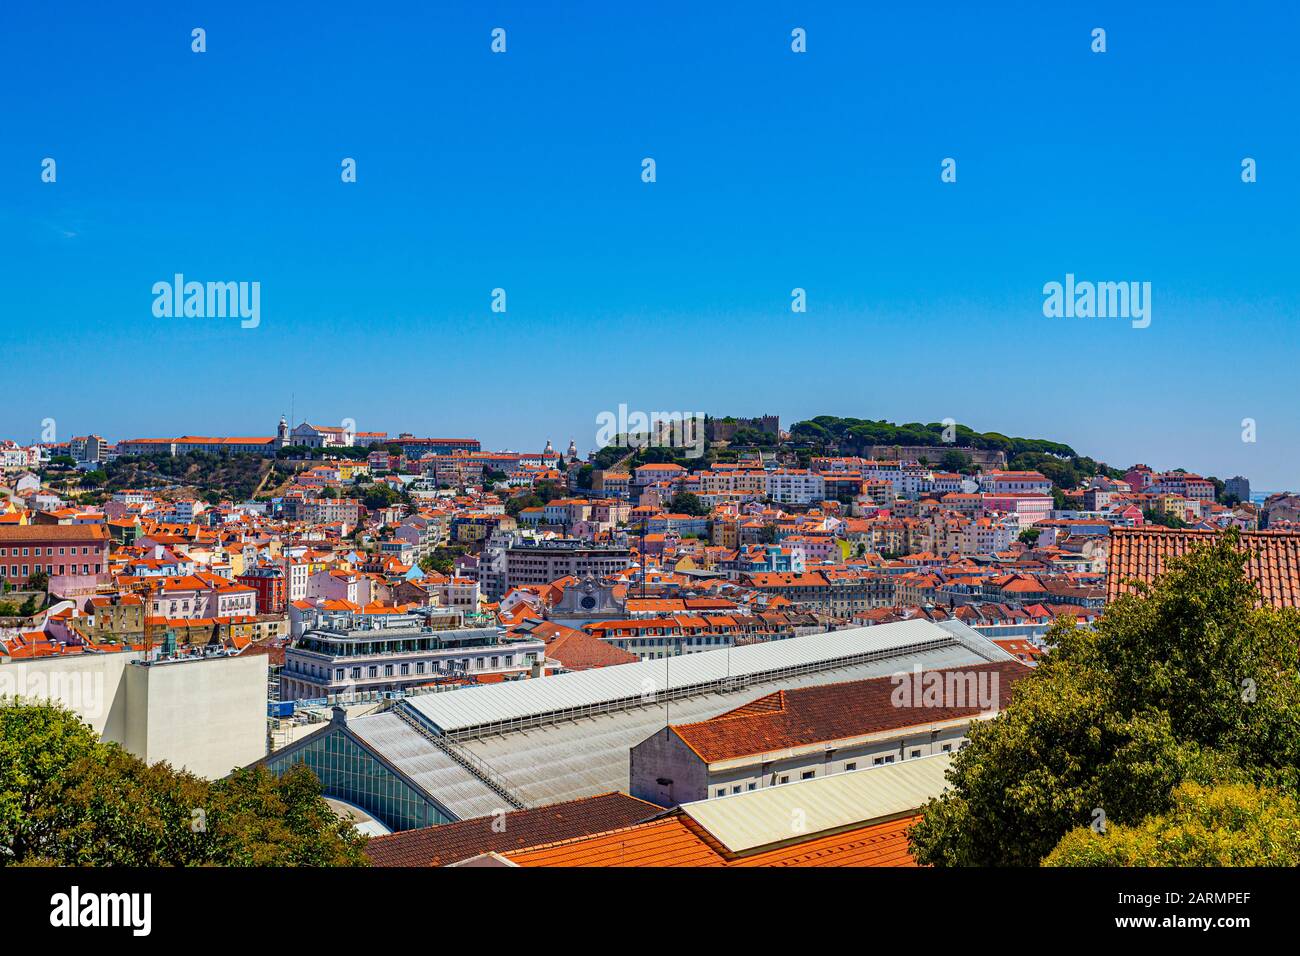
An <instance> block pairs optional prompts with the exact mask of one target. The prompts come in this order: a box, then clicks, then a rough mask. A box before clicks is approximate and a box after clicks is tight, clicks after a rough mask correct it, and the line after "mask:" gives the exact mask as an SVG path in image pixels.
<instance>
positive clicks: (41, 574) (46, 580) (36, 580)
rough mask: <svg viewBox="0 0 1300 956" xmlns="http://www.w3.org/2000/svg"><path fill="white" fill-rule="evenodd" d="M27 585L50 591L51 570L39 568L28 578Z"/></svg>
mask: <svg viewBox="0 0 1300 956" xmlns="http://www.w3.org/2000/svg"><path fill="white" fill-rule="evenodd" d="M27 586H28V587H29V588H31V589H32V590H33V591H48V590H49V589H50V575H49V572H47V571H43V570H41V569H40V568H37V569H36V570H34V571H33V572H32V573H31V576H30V577H28V578H27Z"/></svg>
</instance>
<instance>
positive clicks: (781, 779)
mask: <svg viewBox="0 0 1300 956" xmlns="http://www.w3.org/2000/svg"><path fill="white" fill-rule="evenodd" d="M962 746H963V747H964V746H966V742H965V741H962ZM951 752H952V744H950V743H947V744H944V745H943V753H951ZM920 756H921V750H920V748H916V749H913V750H911V751H910V752H909V753H908V757H909V759H912V760H915V759H916V758H918V757H920ZM896 757H897V754H892V753H890V754H880V755H879V756H876V757H872V758H871V765H872V766H873V767H883V766H885V765H886V764H891V763H894V762H895V758H896ZM857 769H858V762H857V761H856V760H850V761H848V762H846V763H845V764H844V770H843V772H844V773H848V772H850V771H853V770H857ZM816 776H817V770H816V768H814V769H812V770H803V771H800V773H799V779H800V780H813V779H815V778H816ZM789 782H790V774H788V773H782V774H777V775H775V779H774V781H773V785H774V786H778V787H779V786H780V785H781V784H785V783H789ZM741 789H742V788H741V786H740V784H733V785H732V787H731V791H730V792H731V793H732V794H733V795H734V794H737V793H740V792H741ZM744 789H745V790H757V789H758V784H757V783H754V782H752V781H751V782H750V783H748V784H746V785H745V787H744ZM727 793H728V791H727V788H726V787H718V788H717V790H716V791H715V792H714V796H717V797H725V796H727Z"/></svg>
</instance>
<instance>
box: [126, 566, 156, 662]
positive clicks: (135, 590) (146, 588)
mask: <svg viewBox="0 0 1300 956" xmlns="http://www.w3.org/2000/svg"><path fill="white" fill-rule="evenodd" d="M156 587H157V586H156V585H155V584H154V582H153V581H151V580H149V579H148V578H145V579H144V580H142V581H139V582H137V583H135V584H133V585H131V587H130V589H129V590H130V591H131V593H132V594H137V595H139V597H140V605H141V607H140V626H141V628H142V629H143V631H144V633H143V635H142V637H141V639H140V642H141V644H142V645H143V646H144V659H145V660H146V661H147V660H149V656H150V654H152V653H153V628H152V626H151V625H150V623H149V615H150V612H152V611H153V593H154V590H155V589H156Z"/></svg>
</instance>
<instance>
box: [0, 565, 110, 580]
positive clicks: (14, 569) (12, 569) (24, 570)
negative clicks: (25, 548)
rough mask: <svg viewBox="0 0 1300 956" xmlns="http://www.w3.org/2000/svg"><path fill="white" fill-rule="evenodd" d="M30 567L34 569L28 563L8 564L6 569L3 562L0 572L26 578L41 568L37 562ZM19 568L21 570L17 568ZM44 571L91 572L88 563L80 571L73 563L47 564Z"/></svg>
mask: <svg viewBox="0 0 1300 956" xmlns="http://www.w3.org/2000/svg"><path fill="white" fill-rule="evenodd" d="M31 567H32V568H34V569H35V570H34V571H31V570H28V565H26V564H23V565H17V564H11V565H9V567H8V569H6V568H5V566H4V565H3V564H0V573H3V574H4V575H5V576H6V577H10V578H20V579H26V578H28V577H30V576H31V575H32V574H33V573H35V571H40V570H41V566H40V565H39V564H36V565H32V566H31ZM20 568H21V570H19V569H20ZM55 568H58V570H57V571H55V570H54V569H55ZM45 573H46V574H77V573H81V574H91V573H92V572H91V570H90V565H89V564H83V565H81V571H80V572H78V571H77V565H75V564H47V565H45Z"/></svg>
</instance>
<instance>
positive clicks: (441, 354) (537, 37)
mask: <svg viewBox="0 0 1300 956" xmlns="http://www.w3.org/2000/svg"><path fill="white" fill-rule="evenodd" d="M281 6H287V5H278V4H267V3H256V4H254V3H245V2H237V3H236V2H223V3H215V2H214V3H175V2H172V3H137V4H133V9H134V10H135V11H136V12H133V13H132V14H130V15H126V14H122V15H117V16H115V15H113V14H112V13H111V11H110V10H108V9H106V8H105V5H102V4H92V3H89V2H85V3H70V4H59V5H57V6H51V5H37V4H24V5H17V4H9V5H6V7H5V8H4V10H3V12H0V77H2V79H3V82H0V116H3V118H4V119H3V124H0V144H2V146H0V289H2V290H3V295H2V296H0V332H2V333H3V337H4V342H5V346H4V352H3V355H4V358H3V368H4V382H5V389H4V392H5V399H6V400H5V401H4V402H3V404H2V405H0V436H10V437H14V438H17V439H20V440H24V441H29V440H31V439H33V438H35V437H36V436H37V435H38V434H39V431H40V422H41V420H42V419H45V418H54V419H55V421H56V422H57V423H58V429H59V437H60V438H67V437H69V436H70V435H72V434H82V433H85V432H88V431H95V432H98V433H100V434H103V435H105V436H106V437H109V438H114V439H116V438H123V437H137V436H161V435H170V434H177V433H182V432H190V433H206V434H270V433H271V431H272V430H273V428H274V424H275V421H276V420H277V419H278V418H279V416H280V415H281V414H282V413H286V414H287V413H288V412H289V410H290V404H291V402H292V403H293V407H294V409H295V411H296V413H297V415H296V417H297V418H299V419H302V418H308V419H310V420H312V421H314V422H317V423H320V424H333V423H338V422H340V421H342V420H343V419H344V418H352V419H354V420H355V421H356V422H357V425H358V427H359V428H361V429H363V430H371V429H376V430H387V431H389V432H392V433H396V432H398V431H401V430H409V431H413V432H415V433H417V434H432V435H455V436H459V435H463V434H469V435H472V436H474V437H478V438H480V439H481V440H482V441H483V442H484V444H485V445H487V446H491V447H510V448H534V447H538V446H540V445H541V444H542V443H543V442H544V441H545V440H546V439H547V438H550V439H551V440H553V441H554V442H555V443H556V444H557V445H562V444H565V443H567V442H568V440H569V438H570V437H573V438H576V439H577V442H578V444H579V446H580V447H581V448H582V449H583V450H587V449H589V448H591V447H592V446H593V445H594V441H595V431H596V425H595V420H596V416H597V415H598V414H599V413H600V412H601V411H602V410H606V409H609V410H614V409H617V408H618V406H619V404H620V403H625V404H627V405H628V406H629V407H630V408H632V409H644V410H647V411H650V410H680V411H697V410H699V411H707V412H709V413H712V414H728V413H731V414H741V415H746V414H759V413H762V412H779V413H780V414H781V416H782V421H783V423H785V424H787V425H788V424H789V423H791V422H793V421H796V420H798V419H800V418H806V417H810V416H813V415H816V414H839V415H853V416H859V417H870V418H887V419H891V420H894V421H900V422H901V421H918V420H919V421H936V420H940V419H942V418H945V417H952V418H955V419H957V420H959V421H961V422H963V423H967V424H969V425H971V426H972V427H975V428H978V429H981V430H998V431H1002V432H1005V433H1008V434H1017V435H1025V436H1035V437H1046V438H1052V439H1056V440H1060V441H1065V442H1068V443H1070V444H1071V445H1073V446H1074V447H1075V448H1077V449H1078V450H1079V451H1080V452H1083V453H1087V454H1091V455H1094V456H1096V457H1098V458H1101V459H1104V460H1107V461H1109V462H1111V463H1112V464H1116V465H1127V464H1130V463H1132V462H1134V461H1137V460H1142V461H1145V462H1147V463H1149V464H1151V465H1153V466H1155V467H1174V466H1182V467H1186V468H1189V469H1193V470H1198V471H1202V472H1205V473H1213V474H1217V475H1219V476H1221V477H1226V476H1228V475H1231V474H1236V473H1243V474H1246V475H1248V476H1249V477H1251V479H1252V481H1253V483H1254V484H1255V486H1256V487H1257V488H1281V487H1293V488H1294V487H1300V415H1297V408H1296V406H1297V399H1296V397H1295V396H1296V388H1295V384H1294V383H1295V373H1294V369H1295V367H1296V365H1297V358H1298V357H1300V350H1298V348H1297V344H1298V343H1297V332H1296V331H1294V330H1295V329H1296V327H1297V319H1300V315H1298V309H1297V293H1298V292H1300V289H1298V286H1300V270H1297V268H1296V263H1295V256H1296V251H1297V249H1300V244H1298V243H1297V235H1296V233H1297V228H1298V226H1297V216H1296V213H1297V210H1298V209H1300V204H1298V203H1297V199H1300V186H1298V185H1297V178H1296V176H1295V173H1294V167H1295V165H1296V164H1297V162H1300V142H1298V140H1300V135H1298V134H1297V124H1296V122H1295V115H1296V114H1295V109H1296V101H1297V96H1296V94H1297V88H1298V87H1300V82H1298V79H1300V77H1298V73H1300V64H1298V62H1297V60H1296V58H1295V55H1294V49H1293V41H1294V37H1295V35H1296V32H1295V31H1296V27H1297V25H1298V24H1297V20H1298V19H1300V15H1298V14H1297V13H1296V12H1295V8H1294V6H1293V5H1291V4H1288V3H1282V2H1277V3H1251V2H1237V3H1222V4H1214V5H1209V4H1195V3H1190V4H1189V3H1178V4H1173V3H1145V4H1140V5H1136V4H1123V3H1077V4H1070V5H1069V9H1068V10H1064V9H1061V10H1058V9H1044V8H1046V7H1049V6H1053V7H1055V6H1058V5H1055V4H1052V5H1049V4H1043V3H1030V2H1026V3H1020V4H996V3H994V4H979V5H974V4H970V3H966V2H951V3H928V4H916V5H911V4H893V5H869V4H862V3H852V4H847V3H846V4H822V3H819V4H816V5H814V9H812V11H811V12H808V10H807V9H806V8H807V7H808V6H809V5H807V4H796V3H785V4H771V3H744V4H741V3H734V4H712V5H709V7H710V9H708V10H700V9H697V7H698V6H700V5H699V4H690V3H681V4H650V5H635V6H634V5H614V4H608V3H577V4H565V5H564V6H565V9H564V10H563V12H549V11H542V10H539V9H537V8H538V7H540V6H543V5H541V4H536V3H533V4H501V3H475V4H469V3H463V4H429V3H426V2H421V3H414V2H393V3H388V4H383V5H381V6H378V7H367V6H366V5H364V4H361V5H357V4H335V3H329V2H324V3H318V4H312V5H311V6H310V7H305V6H304V7H303V8H301V9H297V8H295V9H293V10H288V9H279V7H281ZM890 7H893V8H899V7H901V8H904V9H890ZM1132 7H1140V9H1132ZM194 27H203V28H204V29H206V31H207V45H208V49H207V52H206V53H203V54H195V53H193V52H191V50H190V31H191V29H192V28H194ZM494 27H502V28H504V29H506V31H507V53H505V54H504V55H493V54H492V53H491V52H490V49H489V43H490V31H491V30H492V29H493V28H494ZM794 27H803V28H805V29H806V30H807V35H808V52H807V53H806V54H803V55H797V54H794V53H792V52H791V50H790V31H791V29H793V28H794ZM1094 27H1103V28H1105V29H1106V31H1107V52H1106V53H1104V54H1094V53H1092V52H1091V51H1090V49H1089V46H1090V42H1091V41H1090V33H1091V30H1092V29H1093V28H1094ZM647 156H649V157H653V158H654V159H655V160H656V163H657V174H658V181H657V182H655V183H653V184H646V183H643V182H642V181H641V178H640V172H641V160H642V159H643V158H644V157H647ZM1247 156H1249V157H1253V158H1255V159H1256V160H1257V162H1258V170H1259V181H1258V182H1257V183H1254V184H1250V185H1247V184H1243V183H1242V182H1241V179H1240V164H1241V161H1242V158H1243V157H1247ZM45 157H53V158H54V159H55V160H56V162H57V164H58V167H57V170H58V179H57V182H55V183H53V184H50V183H42V182H41V179H40V172H41V169H40V164H41V161H42V159H43V158H45ZM343 157H353V158H355V159H356V161H357V164H358V167H357V168H358V181H357V182H356V183H354V184H344V183H342V182H341V181H340V175H339V171H340V162H341V160H342V159H343ZM945 157H953V158H955V159H956V160H957V164H958V165H957V170H958V178H957V182H956V183H953V184H944V183H941V182H940V176H939V173H940V162H941V160H942V159H943V158H945ZM177 272H180V273H183V274H185V276H186V277H187V278H189V279H197V280H200V281H208V280H213V281H228V280H245V281H258V282H260V283H261V289H262V292H261V325H260V326H259V327H258V328H256V329H248V330H245V329H241V328H240V327H239V323H238V321H237V320H230V319H196V318H190V319H185V318H179V319H178V318H170V319H160V318H156V317H155V316H154V315H153V313H152V304H153V297H152V294H151V291H150V290H151V288H152V286H153V284H154V283H155V282H158V281H160V280H170V279H171V277H172V276H173V274H175V273H177ZM1067 272H1073V273H1074V274H1075V275H1076V276H1078V277H1079V278H1080V279H1092V280H1096V281H1130V280H1131V281H1149V282H1151V284H1152V297H1153V303H1152V306H1153V308H1152V322H1151V325H1150V327H1149V328H1146V329H1133V328H1131V326H1130V324H1129V322H1127V321H1125V320H1123V319H1083V318H1068V319H1067V318H1057V319H1048V318H1045V317H1044V316H1043V314H1042V302H1043V296H1042V287H1043V284H1044V283H1046V282H1049V281H1053V280H1055V281H1062V280H1063V279H1064V276H1065V274H1066V273H1067ZM496 287H502V288H504V289H505V290H506V292H507V296H508V311H507V312H506V313H505V314H498V313H493V312H492V311H491V310H490V302H491V290H492V289H493V288H496ZM795 287H802V288H805V289H806V290H807V294H808V311H807V313H805V314H793V313H791V311H790V308H789V303H790V290H791V289H792V288H795ZM1243 418H1253V419H1255V420H1256V422H1257V431H1258V441H1257V442H1255V443H1253V444H1248V443H1243V442H1242V440H1241V421H1242V419H1243Z"/></svg>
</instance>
